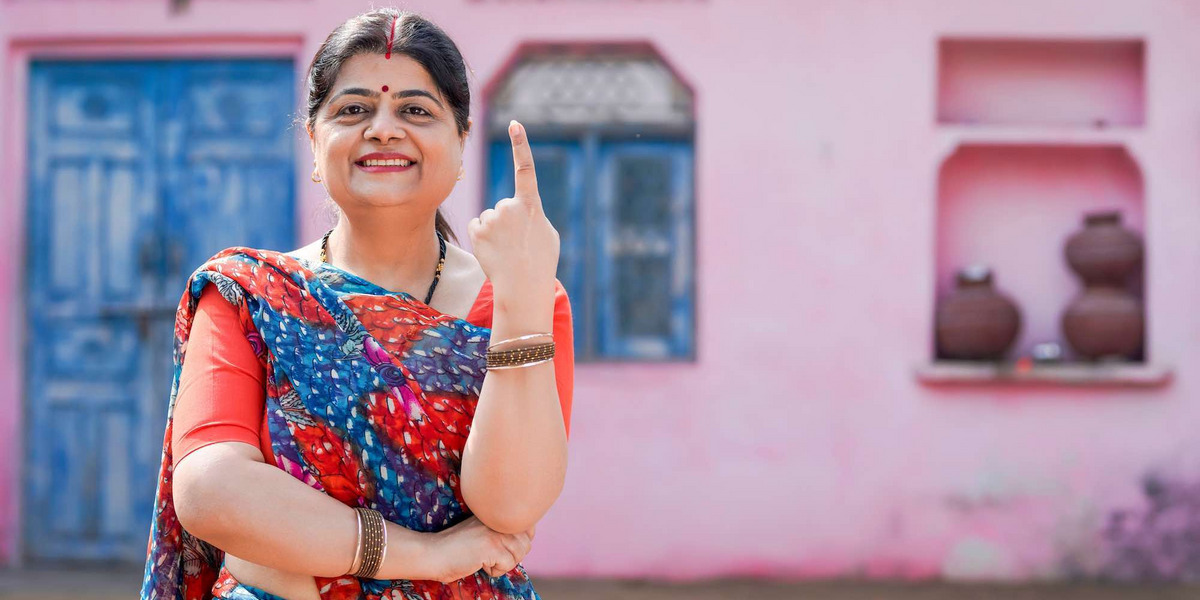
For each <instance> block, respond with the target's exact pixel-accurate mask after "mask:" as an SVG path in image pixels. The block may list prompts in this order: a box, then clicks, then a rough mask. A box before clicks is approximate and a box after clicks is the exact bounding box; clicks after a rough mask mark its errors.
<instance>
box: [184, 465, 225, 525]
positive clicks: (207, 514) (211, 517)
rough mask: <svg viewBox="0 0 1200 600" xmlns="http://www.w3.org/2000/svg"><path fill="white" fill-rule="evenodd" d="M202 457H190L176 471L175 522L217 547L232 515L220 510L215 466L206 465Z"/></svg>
mask: <svg viewBox="0 0 1200 600" xmlns="http://www.w3.org/2000/svg"><path fill="white" fill-rule="evenodd" d="M205 463H206V461H204V460H202V458H201V457H199V456H196V457H189V460H186V461H181V462H180V463H179V465H178V466H176V468H175V474H174V495H173V503H174V506H175V518H176V519H178V520H179V524H180V526H182V527H183V528H184V529H185V530H187V532H188V533H190V534H192V535H194V536H196V537H198V538H200V539H202V540H205V541H207V542H209V543H211V544H214V545H215V544H217V540H219V539H221V538H222V536H223V535H224V531H225V527H224V526H225V521H226V520H227V518H226V517H227V515H228V511H225V510H222V508H221V506H220V502H221V494H220V493H219V491H220V490H219V489H217V487H218V486H216V485H213V483H214V482H215V481H220V480H219V479H216V478H214V477H213V476H212V475H215V473H214V472H213V471H214V467H215V465H210V464H205Z"/></svg>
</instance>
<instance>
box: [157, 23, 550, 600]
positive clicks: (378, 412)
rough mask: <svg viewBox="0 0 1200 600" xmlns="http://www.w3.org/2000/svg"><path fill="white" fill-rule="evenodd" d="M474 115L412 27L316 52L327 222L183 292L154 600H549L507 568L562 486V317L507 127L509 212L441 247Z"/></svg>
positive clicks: (229, 258) (207, 269)
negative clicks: (314, 235)
mask: <svg viewBox="0 0 1200 600" xmlns="http://www.w3.org/2000/svg"><path fill="white" fill-rule="evenodd" d="M469 106H470V92H469V90H468V86H467V79H466V69H465V66H464V64H463V60H462V57H461V55H460V54H459V51H458V49H457V47H456V46H455V45H454V43H453V42H452V41H451V40H450V39H449V38H448V37H447V36H446V35H445V33H444V32H442V31H441V30H440V29H439V28H437V26H435V25H433V24H432V23H430V22H428V21H426V20H424V19H422V18H420V17H417V16H415V15H412V14H408V13H401V12H398V11H396V10H392V9H382V10H376V11H373V12H370V13H367V14H364V15H360V16H358V17H355V18H353V19H351V20H349V21H347V22H346V23H344V24H342V25H341V26H340V27H338V28H337V29H336V30H334V32H333V33H332V34H331V35H330V36H329V38H328V39H326V40H325V43H324V44H323V45H322V46H321V48H320V49H319V50H318V52H317V54H316V56H315V58H314V59H313V62H312V64H311V65H310V67H309V73H308V114H307V118H306V120H305V125H306V129H307V131H308V134H309V137H310V139H311V142H312V149H313V155H314V156H315V164H314V171H313V180H314V181H319V182H321V183H322V184H323V185H324V186H325V188H326V190H327V191H328V193H329V196H330V198H331V199H332V200H333V201H334V202H335V203H336V204H337V205H338V207H339V219H338V222H337V224H336V226H335V227H334V228H333V229H332V230H331V231H330V232H329V233H327V234H326V235H325V236H324V238H322V239H321V240H319V241H317V242H314V243H313V244H310V245H308V246H306V247H304V248H301V249H299V250H295V251H293V252H290V253H287V254H283V253H278V252H270V251H263V250H253V249H247V248H230V249H227V250H225V251H222V252H221V253H219V254H217V255H216V256H215V257H213V258H212V259H210V261H209V262H207V263H206V264H205V265H203V266H202V267H201V268H200V269H199V270H197V271H196V273H195V274H193V276H192V279H191V280H190V281H189V283H188V287H187V291H186V292H185V294H184V297H183V299H182V301H181V303H180V307H179V313H178V316H177V319H176V345H175V348H176V351H175V364H176V369H175V373H176V374H175V381H174V385H173V386H172V399H171V408H170V411H169V413H168V421H167V430H166V436H165V439H164V443H163V445H164V448H163V455H162V467H161V470H160V478H159V484H158V493H157V498H156V502H155V516H154V522H153V525H152V528H151V534H150V544H149V549H148V552H149V556H148V559H147V563H146V571H145V580H144V583H143V588H142V598H143V599H147V598H204V597H210V596H215V597H219V598H288V599H316V598H322V599H328V598H370V599H374V598H403V599H412V600H415V599H418V598H420V599H423V600H424V599H436V598H505V599H507V598H537V597H538V596H537V594H536V593H535V592H534V590H533V587H532V585H531V584H530V582H529V578H528V576H527V575H526V573H525V571H524V569H523V568H522V567H521V565H520V564H519V563H520V561H521V559H522V558H523V557H524V556H525V554H526V553H527V552H528V551H529V548H530V543H531V541H532V539H533V536H534V525H535V524H536V523H537V521H538V520H539V519H540V518H541V517H542V516H543V515H544V514H545V512H546V511H547V510H548V509H549V507H550V506H551V504H552V503H553V502H554V501H555V499H556V498H557V497H558V494H559V492H560V491H561V489H562V484H563V475H564V472H565V468H566V440H567V433H568V430H567V424H568V423H569V418H570V401H571V386H572V368H573V364H572V352H571V346H572V340H571V336H572V333H571V319H570V305H569V302H568V301H567V297H566V294H565V292H564V290H563V288H562V285H561V284H560V283H559V282H558V281H557V280H556V279H555V268H556V265H557V262H558V252H559V240H558V233H557V232H556V231H554V228H553V227H552V226H551V225H550V223H549V221H548V220H547V219H546V217H545V215H544V213H543V212H542V206H541V200H540V198H539V196H538V192H537V181H536V176H535V172H534V166H533V157H532V154H531V152H530V148H529V143H528V139H527V137H526V135H525V130H524V128H523V127H521V125H520V124H518V123H516V122H513V123H512V124H511V125H510V128H509V134H510V137H511V139H512V147H513V158H514V162H515V166H516V193H515V195H514V197H512V198H505V199H503V200H501V201H500V202H498V203H497V204H496V206H495V208H494V209H488V210H486V211H484V212H483V214H481V215H480V216H479V217H478V218H475V219H472V220H471V222H470V223H469V224H468V227H467V232H468V234H469V235H470V238H471V242H472V246H473V250H474V253H475V254H474V256H472V255H471V254H469V253H467V252H466V251H464V250H462V249H460V248H458V247H457V246H455V245H453V244H450V243H447V241H446V239H445V238H447V237H449V238H451V239H452V240H453V239H454V236H453V234H452V233H451V232H450V229H449V226H448V225H447V223H446V221H445V220H444V219H443V218H442V216H441V214H440V213H439V212H438V206H439V205H440V204H441V203H442V201H444V200H445V198H446V197H447V195H448V194H449V193H450V191H451V190H452V189H453V187H454V185H455V181H456V180H458V179H461V177H462V172H463V169H462V152H463V147H464V145H465V143H466V138H467V134H468V131H469V130H470V124H471V121H470V119H469V116H468V112H469ZM208 283H212V284H214V285H206V284H208ZM420 298H424V301H421V300H420ZM185 356H186V357H187V359H186V360H185Z"/></svg>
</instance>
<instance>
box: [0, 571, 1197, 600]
mask: <svg viewBox="0 0 1200 600" xmlns="http://www.w3.org/2000/svg"><path fill="white" fill-rule="evenodd" d="M534 582H535V583H536V584H537V588H538V592H539V593H540V594H541V596H542V597H543V598H544V599H545V600H601V599H605V600H607V599H618V600H683V599H685V598H686V599H688V600H718V599H720V600H726V599H730V600H784V599H787V600H794V599H798V598H802V599H804V600H951V599H953V600H1051V599H1053V600H1118V599H1119V600H1185V599H1186V600H1193V599H1196V598H1200V586H1191V587H1184V586H1104V585H1017V586H1006V585H951V584H886V583H858V582H817V583H784V582H764V581H745V580H726V581H715V582H704V583H691V584H663V583H652V582H643V581H581V580H562V579H546V578H538V577H534ZM140 584H141V572H140V571H132V570H128V569H113V570H107V571H65V570H61V569H60V570H39V569H23V570H9V571H0V598H2V599H3V600H35V599H36V600H67V599H71V600H118V599H120V600H129V599H130V598H135V597H136V596H137V592H138V588H139V587H140Z"/></svg>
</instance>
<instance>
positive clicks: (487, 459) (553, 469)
mask: <svg viewBox="0 0 1200 600" xmlns="http://www.w3.org/2000/svg"><path fill="white" fill-rule="evenodd" d="M553 289H554V288H553V286H550V288H549V290H550V293H548V294H544V295H529V296H527V297H523V298H519V299H513V300H511V301H510V300H508V299H505V298H502V297H501V296H497V298H496V306H495V310H494V313H493V316H492V338H491V339H492V340H493V342H499V341H501V340H505V339H510V338H513V337H517V336H521V335H527V334H530V333H538V332H548V331H551V328H552V326H553V319H554V295H553ZM532 341H544V340H532ZM566 465H567V438H566V431H565V427H564V425H563V415H562V409H561V407H560V404H559V399H558V390H557V387H556V385H555V375H554V363H553V362H546V363H542V364H540V365H534V366H530V367H522V368H515V369H496V370H492V371H488V373H487V375H486V376H485V377H484V380H483V387H482V388H481V389H480V394H479V403H478V404H477V406H476V409H475V416H474V419H473V420H472V424H471V433H470V435H469V436H468V437H467V442H466V448H465V449H464V451H463V461H462V473H461V479H460V482H461V486H462V487H461V489H462V494H463V498H464V499H465V501H466V503H467V506H468V507H469V508H470V509H471V511H472V512H473V513H474V514H475V515H476V516H477V517H478V518H479V520H480V521H482V522H483V523H484V524H486V525H487V526H488V527H490V528H491V529H493V530H495V531H499V532H502V533H518V532H521V531H526V530H528V529H529V528H530V527H532V526H533V525H534V524H535V523H537V521H538V520H539V519H541V517H542V516H543V515H544V514H545V513H546V511H547V510H549V509H550V506H551V505H552V504H554V501H555V500H556V499H557V498H558V495H559V493H561V491H562V486H563V479H564V477H565V474H566Z"/></svg>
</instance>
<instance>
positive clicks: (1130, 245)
mask: <svg viewBox="0 0 1200 600" xmlns="http://www.w3.org/2000/svg"><path fill="white" fill-rule="evenodd" d="M1065 254H1066V257H1067V264H1069V265H1071V269H1072V270H1074V271H1075V272H1076V273H1078V274H1079V276H1080V277H1081V278H1083V282H1084V285H1114V286H1119V285H1123V284H1125V282H1126V281H1127V280H1128V279H1129V275H1130V274H1132V273H1134V272H1136V271H1137V270H1138V268H1139V267H1140V266H1141V264H1142V239H1141V238H1140V237H1139V236H1138V234H1136V233H1134V232H1132V231H1130V230H1128V229H1126V228H1125V227H1123V226H1122V225H1121V213H1120V212H1118V211H1104V212H1096V213H1090V214H1088V215H1085V216H1084V228H1083V230H1082V231H1079V232H1077V233H1075V234H1074V235H1072V236H1071V237H1070V238H1067V245H1066V248H1065Z"/></svg>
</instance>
